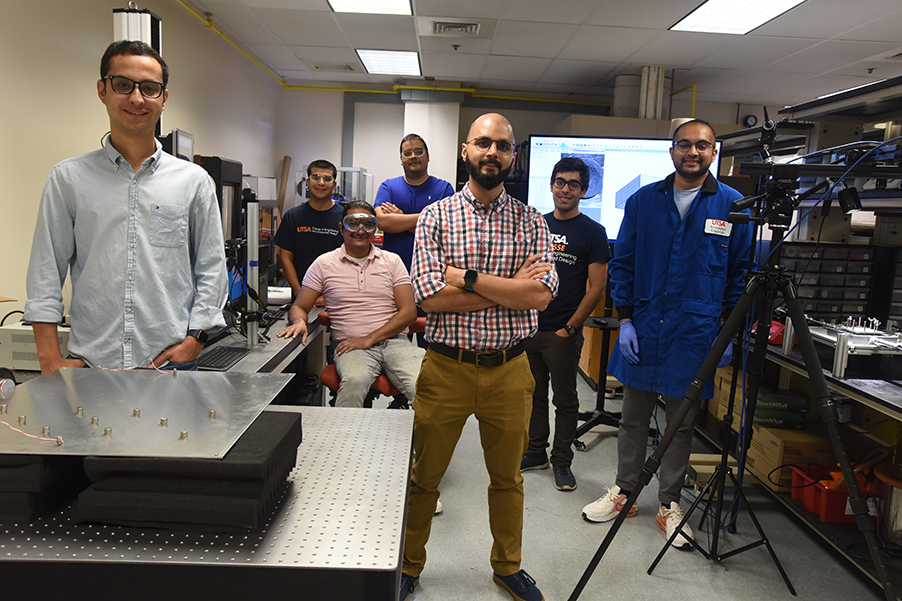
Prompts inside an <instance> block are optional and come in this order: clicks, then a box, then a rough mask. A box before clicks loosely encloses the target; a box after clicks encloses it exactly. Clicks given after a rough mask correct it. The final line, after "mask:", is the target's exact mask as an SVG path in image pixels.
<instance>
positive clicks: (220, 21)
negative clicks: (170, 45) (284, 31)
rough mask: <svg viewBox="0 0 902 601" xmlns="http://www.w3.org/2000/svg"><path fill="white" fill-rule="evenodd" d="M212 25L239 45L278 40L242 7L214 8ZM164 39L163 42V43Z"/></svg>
mask: <svg viewBox="0 0 902 601" xmlns="http://www.w3.org/2000/svg"><path fill="white" fill-rule="evenodd" d="M207 12H210V13H212V14H213V25H214V26H215V27H217V28H219V29H221V30H222V31H224V32H225V33H227V34H228V35H229V37H231V38H232V39H233V40H235V41H236V42H238V43H240V44H275V43H278V42H279V40H278V38H277V37H276V36H275V35H273V33H272V31H270V30H269V29H267V28H266V27H265V26H264V25H262V24H261V23H260V22H259V21H258V20H257V19H256V18H255V17H254V15H253V13H251V12H250V11H249V10H248V9H246V8H245V7H243V6H214V7H210V9H209V10H208V11H207ZM165 41H166V40H165V38H164V39H163V42H164V43H165Z"/></svg>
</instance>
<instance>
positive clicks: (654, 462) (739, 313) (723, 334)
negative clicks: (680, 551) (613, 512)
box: [568, 278, 760, 601]
mask: <svg viewBox="0 0 902 601" xmlns="http://www.w3.org/2000/svg"><path fill="white" fill-rule="evenodd" d="M759 287H760V283H759V279H758V278H752V279H751V280H750V281H749V283H748V285H746V287H745V290H744V291H743V293H742V296H740V297H739V301H738V302H737V303H736V307H735V308H734V309H733V312H732V313H731V314H730V316H729V317H728V318H727V320H726V323H725V324H724V327H723V329H721V331H720V334H718V335H717V339H716V340H715V341H714V344H713V346H712V347H711V350H710V351H709V352H708V354H707V355H706V356H705V358H704V360H703V361H702V365H701V367H699V370H698V373H697V374H696V376H695V379H694V380H693V381H692V383H691V384H690V385H689V388H688V389H687V390H686V396H685V398H684V399H683V402H682V403H680V406H679V408H678V409H677V411H676V413H675V415H674V420H673V421H672V422H670V421H668V424H667V428H666V429H665V430H664V436H663V438H662V439H661V441H660V442H659V443H658V446H657V448H656V449H655V452H654V453H652V454H651V456H649V458H648V459H647V460H646V461H645V466H644V467H643V470H642V472H641V473H640V474H639V482H638V483H637V484H636V486H635V487H634V489H633V491H632V492H631V493H630V496H629V498H627V500H626V501H625V502H624V509H623V510H621V512H620V514H619V515H618V516H617V518H616V519H615V520H614V523H613V524H612V525H611V528H610V530H608V534H607V536H605V538H604V540H603V541H602V542H601V545H599V547H598V550H597V551H596V552H595V555H594V556H593V557H592V560H591V561H590V562H589V565H588V566H587V567H586V570H585V571H584V572H583V575H582V577H581V578H580V580H579V582H578V583H577V585H576V588H574V589H573V592H572V593H571V594H570V597H569V598H568V599H569V601H576V599H578V598H579V595H580V594H581V593H582V591H583V589H584V588H585V587H586V585H587V584H588V583H589V579H590V578H591V577H592V573H593V572H594V571H595V568H596V567H598V563H599V562H600V561H601V558H602V557H603V556H604V554H605V552H607V550H608V547H610V546H611V542H612V541H613V540H614V537H615V536H616V535H617V532H618V531H619V530H620V526H621V525H622V524H623V520H625V519H626V515H627V513H629V510H630V508H631V507H632V506H633V505H634V504H635V503H636V499H638V498H639V493H640V492H642V489H643V488H645V486H646V485H647V484H648V483H649V482H650V481H651V479H652V476H654V474H655V472H657V471H658V467H660V465H661V460H660V457H661V456H663V455H664V453H665V452H666V451H667V448H668V447H669V446H670V443H671V442H672V441H673V438H674V436H676V433H677V430H679V427H680V424H682V423H683V421H684V420H685V419H686V416H687V415H689V412H690V411H691V410H692V407H693V405H694V404H695V403H698V402H699V399H700V398H701V396H702V392H703V391H704V388H705V384H706V383H707V381H708V380H710V379H711V376H712V375H714V370H715V369H717V363H718V362H719V361H720V358H721V357H722V356H723V353H724V351H725V350H726V349H727V345H728V344H732V341H733V336H734V335H735V334H736V332H738V331H739V328H740V327H742V322H743V320H744V319H745V314H746V313H747V312H748V310H749V309H750V308H751V306H752V301H753V300H754V298H755V295H756V294H757V292H758V289H759ZM665 548H666V547H665Z"/></svg>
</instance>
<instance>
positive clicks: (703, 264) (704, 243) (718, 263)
mask: <svg viewBox="0 0 902 601" xmlns="http://www.w3.org/2000/svg"><path fill="white" fill-rule="evenodd" d="M697 251H698V255H697V257H698V266H699V268H700V270H701V271H702V272H703V273H712V274H719V275H724V276H725V275H726V269H727V259H728V258H729V255H730V238H729V237H728V236H717V235H713V234H705V235H704V236H703V237H702V239H701V241H700V244H699V245H698V248H697Z"/></svg>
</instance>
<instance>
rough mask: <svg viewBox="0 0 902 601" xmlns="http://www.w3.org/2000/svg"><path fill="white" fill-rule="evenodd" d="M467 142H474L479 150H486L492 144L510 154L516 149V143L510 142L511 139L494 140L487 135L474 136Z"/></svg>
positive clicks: (500, 150)
mask: <svg viewBox="0 0 902 601" xmlns="http://www.w3.org/2000/svg"><path fill="white" fill-rule="evenodd" d="M467 144H472V145H473V146H475V147H476V148H478V149H479V150H481V151H483V152H486V151H487V150H488V149H490V148H491V147H492V144H494V145H495V148H496V149H497V150H498V152H500V153H501V154H510V153H511V152H513V150H514V145H513V144H512V143H511V142H510V140H493V139H491V138H489V137H487V136H479V137H478V138H473V139H472V140H470V141H468V142H467Z"/></svg>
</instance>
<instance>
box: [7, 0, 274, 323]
mask: <svg viewBox="0 0 902 601" xmlns="http://www.w3.org/2000/svg"><path fill="white" fill-rule="evenodd" d="M125 4H127V3H125V2H122V1H121V0H79V1H78V2H32V1H30V0H4V3H3V18H2V19H0V56H2V57H3V59H2V60H0V77H2V81H4V82H5V84H6V85H5V88H6V90H5V93H4V94H2V95H0V115H2V120H3V121H2V126H0V127H2V129H0V131H2V134H0V135H2V142H0V165H3V171H4V174H5V177H4V181H5V185H4V186H3V189H2V192H0V232H2V233H0V258H2V260H3V265H4V267H3V269H2V270H0V296H10V297H13V298H16V299H17V300H18V302H16V303H4V304H3V305H2V306H0V316H2V315H5V314H6V313H7V312H8V311H11V310H13V309H22V307H23V306H24V302H25V270H26V267H27V264H28V255H29V250H30V248H31V238H32V234H33V231H34V223H35V218H36V215H37V209H38V204H39V201H40V196H41V190H42V189H43V186H44V182H45V181H46V179H47V174H48V173H49V172H50V169H51V168H52V167H53V165H54V164H56V163H57V162H59V161H61V160H62V159H65V158H67V157H70V156H75V155H78V154H82V153H85V152H90V151H92V150H94V149H96V148H99V146H100V139H101V137H102V136H103V135H104V133H105V132H106V131H107V130H108V129H109V118H108V117H107V114H106V111H105V110H104V107H103V105H102V104H101V102H100V100H99V99H98V98H97V90H96V82H97V79H98V78H99V76H100V73H99V67H100V57H101V55H102V54H103V51H104V50H105V49H106V47H107V45H108V44H109V43H110V42H112V41H113V40H112V37H113V16H112V10H113V8H122V7H123V6H124V5H125ZM145 7H146V8H148V9H150V10H152V11H153V12H155V13H156V14H158V15H159V16H160V17H161V18H162V20H163V57H164V59H165V60H166V62H167V63H168V64H169V67H170V71H171V75H170V95H169V102H168V105H167V108H166V110H165V112H164V113H163V128H164V132H166V131H169V130H171V129H172V128H175V127H178V128H180V129H184V130H186V131H188V132H190V133H192V134H194V135H195V137H196V139H197V145H196V150H197V152H198V153H200V154H208V155H218V156H223V157H228V158H231V159H234V160H238V161H241V162H242V163H244V166H245V168H244V170H245V172H246V173H253V174H255V175H272V174H273V171H274V169H275V168H276V167H275V165H276V164H277V162H280V161H281V156H279V157H278V159H276V156H275V154H274V148H275V144H274V137H275V129H276V123H277V121H276V112H277V103H276V97H277V95H278V94H280V93H282V92H284V90H282V89H281V87H280V86H279V85H278V83H276V82H275V81H273V80H272V78H270V77H269V76H268V75H266V74H265V73H263V72H262V71H260V70H259V69H258V68H257V67H255V66H254V65H253V64H252V63H250V62H249V61H248V60H247V59H246V58H244V57H243V56H242V55H241V54H240V53H238V52H237V51H235V50H234V49H233V48H232V47H231V46H229V45H228V44H226V43H225V42H224V41H223V40H222V39H220V38H219V37H218V36H216V35H215V34H214V33H212V32H211V31H210V30H208V29H207V28H206V27H204V26H203V24H202V23H200V21H198V20H197V19H196V18H195V17H193V16H192V15H190V14H189V13H188V12H187V11H186V10H185V9H183V8H181V7H180V6H179V5H177V4H176V3H174V2H170V1H168V0H155V1H154V2H153V4H152V5H149V6H146V5H144V4H143V3H142V8H145Z"/></svg>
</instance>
